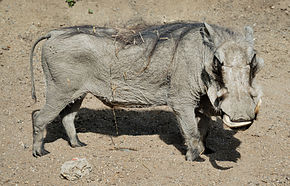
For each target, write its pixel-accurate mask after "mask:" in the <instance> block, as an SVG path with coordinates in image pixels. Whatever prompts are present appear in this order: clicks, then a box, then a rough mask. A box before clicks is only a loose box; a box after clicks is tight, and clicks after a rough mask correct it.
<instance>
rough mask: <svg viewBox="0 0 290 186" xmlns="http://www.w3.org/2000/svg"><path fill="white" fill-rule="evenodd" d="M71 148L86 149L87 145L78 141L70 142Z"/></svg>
mask: <svg viewBox="0 0 290 186" xmlns="http://www.w3.org/2000/svg"><path fill="white" fill-rule="evenodd" d="M69 144H70V146H71V147H73V148H75V147H84V146H87V144H85V143H83V142H81V141H80V140H76V141H75V142H70V143H69Z"/></svg>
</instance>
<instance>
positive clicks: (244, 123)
mask: <svg viewBox="0 0 290 186" xmlns="http://www.w3.org/2000/svg"><path fill="white" fill-rule="evenodd" d="M223 122H224V124H226V125H227V126H228V127H230V128H239V127H244V126H248V125H251V124H252V123H253V121H231V119H230V117H229V116H228V115H226V114H224V115H223Z"/></svg>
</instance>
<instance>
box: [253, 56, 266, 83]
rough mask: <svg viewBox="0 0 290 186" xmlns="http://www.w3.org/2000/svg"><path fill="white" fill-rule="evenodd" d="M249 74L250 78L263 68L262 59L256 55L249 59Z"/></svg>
mask: <svg viewBox="0 0 290 186" xmlns="http://www.w3.org/2000/svg"><path fill="white" fill-rule="evenodd" d="M250 66H251V76H252V78H254V77H255V75H256V74H257V73H258V72H259V71H260V70H261V69H262V68H263V66H264V60H263V59H262V58H260V57H257V56H256V55H255V56H254V57H253V59H252V61H251V65H250Z"/></svg>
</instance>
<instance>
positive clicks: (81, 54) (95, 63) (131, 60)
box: [31, 23, 263, 161]
mask: <svg viewBox="0 0 290 186" xmlns="http://www.w3.org/2000/svg"><path fill="white" fill-rule="evenodd" d="M43 39H47V41H46V42H45V43H44V45H43V47H42V67H43V71H44V74H45V79H46V104H45V105H44V107H43V108H42V109H41V110H40V111H39V112H36V113H34V115H33V155H34V156H42V155H44V154H46V153H47V151H45V150H44V148H43V131H44V129H45V127H46V125H47V124H48V123H49V122H51V121H52V120H53V119H55V118H56V117H57V116H58V115H59V114H60V116H61V118H62V122H63V125H64V127H65V130H66V132H67V135H68V137H69V139H70V144H71V146H72V147H78V146H83V145H84V144H83V143H82V142H80V140H79V139H78V137H77V134H76V130H75V126H74V117H75V115H76V113H77V111H78V110H79V108H80V106H81V103H82V100H83V98H84V96H85V94H86V93H88V92H89V93H92V94H93V95H95V96H96V97H97V98H98V99H100V100H101V101H103V103H104V104H106V105H109V106H111V107H113V106H123V107H149V106H157V105H168V106H169V107H171V108H172V110H173V111H174V113H175V115H176V117H177V120H178V123H179V128H180V130H181V133H182V134H183V136H184V138H185V142H186V145H187V147H188V150H187V153H186V159H187V160H191V161H192V160H195V159H196V158H198V157H199V155H200V154H201V153H202V152H203V151H204V149H205V147H204V143H203V141H204V140H205V137H206V134H207V130H206V129H205V130H204V129H202V128H204V127H205V128H206V126H207V125H208V123H209V121H210V116H212V115H220V116H222V115H227V116H228V117H229V118H230V120H231V121H233V122H240V121H241V122H242V121H253V120H254V119H255V118H256V115H257V113H258V112H257V111H256V110H257V109H256V106H257V104H258V101H259V99H260V97H261V91H260V89H259V87H258V86H257V85H256V83H255V79H254V78H255V74H256V73H257V72H258V71H259V70H260V69H261V67H262V65H263V60H262V59H260V58H258V57H257V56H256V53H255V50H254V49H253V44H254V43H253V31H252V29H251V28H250V27H246V28H245V31H244V33H243V34H242V33H238V32H233V31H230V30H228V29H225V28H222V27H218V26H214V25H208V24H206V23H172V24H167V25H162V26H152V27H147V28H145V29H143V30H141V31H140V32H139V31H138V32H135V33H134V34H131V35H127V36H124V37H121V34H120V33H119V32H118V30H115V29H107V28H96V27H90V26H86V27H72V28H64V29H59V30H53V31H51V32H50V33H49V34H48V35H47V36H45V37H42V38H40V39H39V40H38V41H37V42H36V43H35V45H34V46H33V48H32V52H31V53H32V54H33V50H34V48H35V46H36V44H37V43H38V42H39V41H40V40H43ZM32 67H33V66H32V56H31V71H32V74H31V75H32V96H33V98H36V97H35V92H34V83H33V68H32ZM198 128H200V130H199V129H198ZM200 133H201V134H200Z"/></svg>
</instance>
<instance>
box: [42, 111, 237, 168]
mask: <svg viewBox="0 0 290 186" xmlns="http://www.w3.org/2000/svg"><path fill="white" fill-rule="evenodd" d="M115 115H116V120H117V129H116V125H115V120H114V115H113V112H112V110H111V109H104V110H93V109H88V108H81V109H80V111H79V112H78V114H77V117H76V119H75V127H76V130H77V133H87V132H93V133H99V134H104V135H111V136H118V135H133V136H135V135H154V134H158V135H159V137H160V139H161V140H163V141H164V142H165V143H166V144H171V145H174V146H175V147H176V148H177V149H178V150H179V151H180V152H181V153H182V154H185V152H186V146H185V145H184V141H183V137H182V136H181V134H180V132H179V129H178V127H177V121H176V117H175V115H174V114H173V113H172V112H169V111H164V110H150V111H148V110H145V111H144V110H141V111H140V110H136V109H135V110H129V111H126V110H122V109H117V110H115ZM117 131H118V135H117ZM235 133H236V131H233V130H226V129H224V128H223V125H222V122H221V121H217V122H212V125H211V127H210V132H209V136H208V138H207V141H206V143H207V147H208V148H209V149H211V150H213V151H214V153H211V154H206V156H208V157H209V160H210V162H211V164H212V166H213V167H214V168H217V169H220V170H226V169H229V168H231V167H221V166H219V165H218V164H217V163H216V161H231V162H236V161H237V160H238V159H239V158H240V153H239V152H238V151H237V150H236V149H237V147H238V146H239V145H240V143H241V142H240V140H238V139H237V138H235V137H234V134H235ZM59 138H63V139H65V140H68V137H67V136H66V133H65V130H64V128H63V125H62V124H61V121H60V118H56V119H55V120H54V121H53V122H52V123H50V124H48V126H47V134H46V138H45V143H51V142H54V141H55V140H57V139H59Z"/></svg>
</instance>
